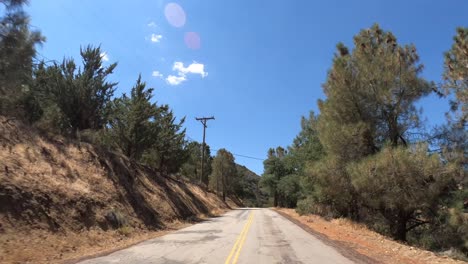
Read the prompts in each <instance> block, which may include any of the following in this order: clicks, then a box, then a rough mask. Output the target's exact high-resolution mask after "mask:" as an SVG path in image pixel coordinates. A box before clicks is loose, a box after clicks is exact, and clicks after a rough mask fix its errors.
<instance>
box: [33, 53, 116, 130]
mask: <svg viewBox="0 0 468 264" xmlns="http://www.w3.org/2000/svg"><path fill="white" fill-rule="evenodd" d="M80 53H81V57H82V59H83V68H81V67H78V66H77V65H76V63H75V61H74V60H73V59H64V60H63V62H62V63H61V64H58V63H54V64H53V65H51V66H45V64H44V63H41V64H40V65H39V67H38V68H37V69H36V70H35V73H34V75H35V80H34V91H35V94H38V96H40V97H42V98H41V100H40V101H41V103H42V108H43V109H45V110H44V111H46V112H50V111H47V109H48V108H49V107H52V109H59V110H60V114H59V116H63V117H64V119H63V120H61V121H60V122H58V123H66V125H64V126H65V127H67V128H69V129H70V130H71V131H70V132H73V133H74V134H76V133H77V132H78V131H81V130H85V129H91V130H98V129H102V128H103V127H104V126H105V124H106V123H107V122H108V119H109V115H110V104H111V100H112V96H113V94H114V90H115V87H116V85H117V83H113V82H108V81H107V78H108V76H109V75H110V74H112V73H113V71H114V69H115V67H116V66H117V64H116V63H113V64H110V65H109V66H107V67H105V66H103V61H102V56H101V54H102V50H101V48H100V47H92V46H87V47H86V48H84V49H83V48H82V49H81V50H80ZM47 118H49V116H47V115H46V116H45V119H47ZM46 123H48V122H47V121H46ZM49 123H50V122H49ZM51 123H57V122H55V121H54V122H51ZM65 132H67V131H65Z"/></svg>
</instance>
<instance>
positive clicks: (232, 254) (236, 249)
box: [224, 211, 254, 264]
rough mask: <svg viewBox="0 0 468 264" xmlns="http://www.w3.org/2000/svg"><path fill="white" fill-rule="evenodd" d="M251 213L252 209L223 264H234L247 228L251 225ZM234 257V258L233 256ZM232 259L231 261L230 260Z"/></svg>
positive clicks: (245, 236)
mask: <svg viewBox="0 0 468 264" xmlns="http://www.w3.org/2000/svg"><path fill="white" fill-rule="evenodd" d="M253 214H254V212H253V211H252V212H251V213H250V215H249V218H248V219H247V223H245V225H244V228H243V229H242V232H241V233H240V234H239V237H238V238H237V240H236V243H235V244H234V247H232V249H231V252H230V253H229V256H228V257H227V259H226V262H224V264H229V263H231V264H236V263H237V259H238V258H239V254H240V252H241V249H242V246H243V245H244V242H245V239H246V238H247V233H248V232H249V228H250V226H251V225H252V222H253V218H254V217H253ZM233 257H234V258H233ZM231 259H232V262H231Z"/></svg>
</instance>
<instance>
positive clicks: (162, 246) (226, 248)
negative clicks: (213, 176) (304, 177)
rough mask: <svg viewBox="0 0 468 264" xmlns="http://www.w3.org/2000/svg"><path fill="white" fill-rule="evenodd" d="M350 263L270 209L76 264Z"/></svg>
mask: <svg viewBox="0 0 468 264" xmlns="http://www.w3.org/2000/svg"><path fill="white" fill-rule="evenodd" d="M97 263H99V264H110V263H125V264H133V263H134V264H137V263H138V264H146V263H170V264H175V263H216V264H219V263H225V264H227V263H229V264H231V263H232V264H234V263H255V264H262V263H268V264H269V263H288V264H290V263H321V264H325V263H353V262H352V261H351V260H349V259H347V258H345V257H344V256H342V255H341V254H340V253H339V252H338V251H337V250H336V249H334V248H332V247H330V246H328V245H325V244H324V243H322V242H321V241H320V240H318V239H317V238H315V237H314V236H313V235H311V234H309V233H308V232H306V231H304V230H303V229H302V228H300V227H299V226H297V225H295V224H294V223H292V222H290V221H289V220H287V219H286V218H284V217H283V216H281V215H279V214H278V213H276V212H275V211H273V210H270V209H255V208H246V209H236V210H232V211H230V212H228V213H227V214H225V215H223V216H221V217H216V218H211V219H209V220H207V221H204V222H202V223H199V224H196V225H193V226H190V227H187V228H184V229H181V230H179V231H176V232H174V233H171V234H169V235H165V236H162V237H159V238H155V239H151V240H148V241H145V242H143V243H140V244H138V245H135V246H132V247H130V248H127V249H124V250H120V251H117V252H114V253H112V254H110V255H108V256H104V257H99V258H95V259H89V260H86V261H83V262H80V264H97Z"/></svg>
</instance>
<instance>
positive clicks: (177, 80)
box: [166, 75, 187, 85]
mask: <svg viewBox="0 0 468 264" xmlns="http://www.w3.org/2000/svg"><path fill="white" fill-rule="evenodd" d="M186 80H187V77H186V76H185V75H179V76H175V75H169V76H167V78H166V82H167V83H168V84H170V85H179V84H181V83H182V82H185V81H186Z"/></svg>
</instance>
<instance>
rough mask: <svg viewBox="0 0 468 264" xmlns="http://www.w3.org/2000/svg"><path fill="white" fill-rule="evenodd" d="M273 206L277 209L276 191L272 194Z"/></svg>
mask: <svg viewBox="0 0 468 264" xmlns="http://www.w3.org/2000/svg"><path fill="white" fill-rule="evenodd" d="M273 206H274V207H278V193H277V192H276V191H275V193H274V194H273Z"/></svg>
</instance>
